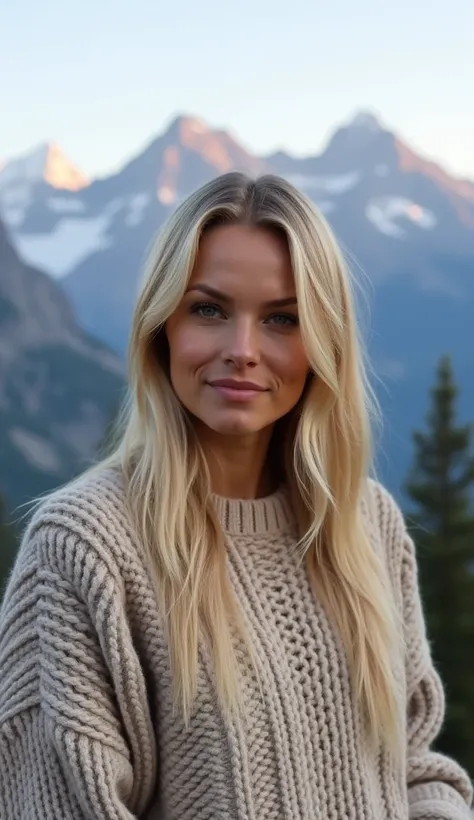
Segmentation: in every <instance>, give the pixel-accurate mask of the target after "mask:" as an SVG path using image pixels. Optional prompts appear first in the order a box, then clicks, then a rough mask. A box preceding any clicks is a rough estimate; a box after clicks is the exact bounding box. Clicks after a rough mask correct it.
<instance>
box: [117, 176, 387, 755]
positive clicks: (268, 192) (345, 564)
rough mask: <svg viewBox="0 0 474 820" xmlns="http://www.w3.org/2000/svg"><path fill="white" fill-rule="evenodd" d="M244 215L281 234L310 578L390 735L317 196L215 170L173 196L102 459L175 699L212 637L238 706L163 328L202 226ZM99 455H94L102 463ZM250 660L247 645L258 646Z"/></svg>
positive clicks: (352, 326) (217, 575)
mask: <svg viewBox="0 0 474 820" xmlns="http://www.w3.org/2000/svg"><path fill="white" fill-rule="evenodd" d="M228 223H244V224H248V225H252V226H260V227H262V228H264V229H267V230H272V231H278V232H279V233H280V234H283V235H284V236H285V237H286V241H287V243H288V247H289V251H290V255H291V261H292V268H293V273H294V279H295V286H296V293H297V299H298V306H299V317H300V327H301V333H302V338H303V342H304V345H305V348H306V351H307V355H308V358H309V361H310V365H311V370H312V374H313V375H312V378H311V379H310V383H309V386H308V388H307V390H306V392H305V395H304V400H303V403H302V406H301V407H299V408H298V414H297V415H296V414H293V415H292V414H290V416H289V417H288V419H287V421H288V424H287V425H286V435H285V441H284V446H283V449H282V452H281V454H280V455H281V461H282V467H284V470H285V475H286V482H287V484H288V486H289V490H290V493H291V497H292V502H293V506H294V509H295V512H296V515H297V519H298V522H299V526H300V529H301V541H300V548H301V554H302V556H303V558H304V561H305V562H306V565H307V568H308V572H309V577H310V579H311V582H312V585H313V588H314V592H315V594H316V595H318V596H319V597H320V599H321V601H322V603H323V605H324V606H325V608H326V610H327V613H328V615H329V617H330V618H331V619H332V621H333V623H334V626H335V628H336V629H337V630H338V631H339V633H340V637H341V639H342V642H343V645H344V647H345V651H346V653H347V657H348V661H349V666H350V670H351V673H352V679H353V683H354V689H355V693H356V696H357V698H358V699H359V702H360V703H361V706H362V709H363V714H364V715H365V718H366V725H367V727H368V731H369V733H370V736H371V737H372V739H374V740H375V741H382V740H384V739H385V740H386V741H388V742H389V743H390V745H391V746H392V747H394V746H395V745H396V744H397V742H398V728H397V727H398V725H399V709H400V705H399V703H400V699H399V695H398V691H397V684H396V681H395V675H394V672H393V669H394V658H396V655H397V651H399V642H400V628H399V624H398V622H397V616H396V612H395V607H394V605H393V601H392V596H391V594H390V591H389V583H388V578H387V572H386V568H385V566H384V564H383V561H382V560H381V559H380V557H379V556H378V555H377V554H376V552H375V550H374V548H373V546H372V545H371V543H370V541H369V537H368V534H367V532H366V530H365V528H364V522H363V518H362V514H361V501H362V497H363V495H364V493H365V491H366V483H367V476H368V472H369V467H370V463H371V451H372V446H371V425H370V416H371V406H372V405H373V396H372V393H371V390H370V387H369V384H368V380H367V377H366V371H365V368H364V362H363V356H362V353H361V347H360V343H359V339H358V328H357V324H356V320H355V312H354V306H353V299H352V295H351V282H350V277H349V273H348V271H347V269H346V266H345V264H344V260H343V258H342V254H341V252H340V251H339V249H338V246H337V243H336V240H335V238H334V236H333V234H332V232H331V230H330V228H329V226H328V224H327V223H326V221H325V220H324V218H323V217H322V215H321V214H320V213H319V211H318V210H317V209H316V208H315V207H314V206H313V205H312V204H311V203H310V201H309V200H308V199H307V198H306V197H305V196H304V195H303V194H301V193H300V192H299V191H297V190H296V189H295V188H294V187H293V186H292V185H290V184H289V183H288V182H286V181H285V180H283V179H280V178H278V177H275V176H271V175H267V176H263V177H260V178H259V179H256V180H251V179H249V178H247V177H246V176H245V175H243V174H240V173H230V174H226V175H224V176H221V177H218V178H217V179H214V180H213V181H211V182H209V183H208V184H206V185H204V186H203V187H202V188H200V189H199V190H198V191H196V192H195V193H193V194H192V195H191V196H190V197H189V198H188V199H186V200H185V201H184V202H182V203H181V204H180V205H179V207H178V208H177V210H176V211H175V212H174V213H173V215H172V216H171V218H170V219H169V221H168V223H167V224H166V225H165V227H164V228H163V230H162V231H161V233H160V235H159V237H158V240H157V242H156V244H155V246H154V248H153V251H152V253H151V255H150V259H149V262H148V265H147V268H146V272H145V278H144V282H143V286H142V289H141V293H140V296H139V298H138V303H137V305H136V309H135V313H134V317H133V326H132V331H131V337H130V345H129V358H128V363H129V381H130V385H129V395H128V400H127V403H126V406H125V407H124V408H123V412H122V417H121V423H120V426H119V435H118V441H117V443H116V446H115V447H114V449H113V452H112V453H111V455H110V456H109V457H108V458H107V459H106V460H105V463H106V464H108V465H110V466H116V467H117V466H119V467H120V468H121V470H122V471H123V474H124V476H125V478H126V486H127V494H128V501H129V505H130V509H131V510H132V511H133V515H134V517H135V522H136V527H137V530H138V533H139V537H140V539H141V541H142V543H143V545H144V548H145V549H146V552H147V554H148V558H149V562H150V566H151V567H152V568H153V572H154V577H155V580H156V589H157V600H158V602H159V604H160V606H161V607H162V608H163V613H164V617H165V623H166V625H167V631H168V640H169V647H170V661H171V669H172V676H173V686H174V696H175V704H176V706H177V707H179V708H180V709H181V711H182V713H183V715H184V718H185V720H186V721H188V720H189V718H190V715H191V713H192V709H193V703H194V700H195V696H196V688H197V668H198V646H199V640H200V638H201V637H202V638H203V639H204V640H206V641H207V642H208V645H209V647H210V649H211V652H212V657H213V662H214V667H215V675H216V682H217V690H218V695H219V698H220V700H221V704H222V705H223V707H224V708H225V709H227V710H229V712H233V713H236V714H238V713H240V708H241V705H242V704H241V691H240V687H239V670H238V665H237V661H236V656H235V651H234V645H233V640H232V624H234V625H235V626H236V627H237V629H238V630H239V632H240V634H241V636H242V637H243V638H244V640H245V642H246V645H247V647H248V651H249V655H250V657H251V658H252V660H253V648H252V646H251V645H250V641H249V638H248V636H247V635H246V632H245V627H244V625H243V622H242V618H241V616H240V614H239V607H238V603H237V602H236V601H235V600H234V596H233V594H232V591H231V588H230V583H229V579H228V577H227V572H226V561H225V548H224V536H223V532H222V529H221V527H220V524H219V521H218V520H217V518H216V514H215V512H214V509H213V504H212V493H211V486H210V478H209V472H208V468H207V464H206V459H205V456H204V453H203V451H202V449H201V447H200V444H199V440H198V439H197V437H196V435H195V433H194V430H193V426H192V423H191V422H190V419H189V416H188V414H187V413H186V411H185V409H184V408H183V407H182V405H181V404H180V402H179V401H178V399H177V397H176V395H175V394H174V392H173V389H172V386H171V384H170V379H169V376H168V349H167V342H166V337H165V335H164V333H163V332H162V331H163V328H164V326H165V323H166V321H167V319H168V317H169V316H170V315H171V314H172V313H173V311H174V310H175V309H176V307H177V306H178V304H179V302H180V300H181V299H182V297H183V294H184V292H185V290H186V286H187V283H188V281H189V278H190V276H191V272H192V270H193V267H194V264H195V262H196V257H197V254H198V250H199V241H200V237H201V236H202V233H203V231H205V230H209V229H211V228H212V227H213V226H215V225H219V224H228ZM102 464H104V462H102ZM253 662H254V660H253Z"/></svg>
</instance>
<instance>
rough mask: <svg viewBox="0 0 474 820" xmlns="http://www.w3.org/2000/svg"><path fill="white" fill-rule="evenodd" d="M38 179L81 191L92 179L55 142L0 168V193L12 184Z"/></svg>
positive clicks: (62, 187)
mask: <svg viewBox="0 0 474 820" xmlns="http://www.w3.org/2000/svg"><path fill="white" fill-rule="evenodd" d="M37 182H47V183H48V184H49V185H51V187H52V188H58V189H62V190H67V191H79V190H80V189H81V188H85V187H87V185H89V180H88V179H87V178H86V177H85V176H84V175H83V174H82V173H81V172H80V171H79V170H78V169H77V168H76V167H75V166H74V165H73V164H72V163H71V162H70V161H69V160H68V159H67V158H66V157H65V156H64V154H63V152H62V151H61V149H60V148H59V146H57V145H56V144H55V143H43V144H42V145H39V146H38V147H37V148H36V149H34V150H33V151H31V152H29V153H28V154H24V155H23V156H21V157H17V158H15V159H12V160H10V161H7V162H5V164H4V165H3V167H2V168H1V169H0V193H2V192H4V191H5V190H6V189H7V188H10V187H11V186H12V185H15V186H16V185H18V184H23V185H34V184H35V183H37Z"/></svg>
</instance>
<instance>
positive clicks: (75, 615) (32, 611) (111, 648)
mask: <svg viewBox="0 0 474 820" xmlns="http://www.w3.org/2000/svg"><path fill="white" fill-rule="evenodd" d="M120 595H121V591H120V586H119V584H118V583H117V579H115V578H114V577H113V574H112V573H111V572H110V569H109V568H108V567H107V564H106V562H105V561H103V560H102V559H101V558H100V556H99V555H98V553H97V551H96V550H95V549H92V548H91V546H90V544H87V542H86V541H85V540H84V538H83V537H82V535H81V534H80V533H77V532H74V531H71V530H69V529H66V528H64V527H61V526H56V525H55V526H53V525H52V524H51V523H50V524H48V525H47V526H46V525H45V526H42V527H40V528H38V529H36V531H34V532H33V531H32V530H31V529H30V532H29V533H27V535H26V536H25V538H24V540H23V543H22V546H21V548H20V551H19V555H18V558H17V561H16V564H15V568H14V570H13V574H12V577H11V578H10V581H9V584H8V587H7V590H6V593H5V597H4V601H3V605H2V611H1V619H0V666H1V669H2V677H1V680H0V817H1V818H2V820H4V819H5V820H17V819H18V820H19V818H22V820H37V818H42V820H86V819H87V820H132V819H133V818H136V817H138V816H139V815H140V812H141V811H143V810H144V808H145V805H146V803H147V801H148V799H149V797H150V794H151V789H152V784H153V780H154V776H155V760H154V756H153V754H152V749H153V732H152V728H151V724H150V721H149V720H147V715H146V714H145V712H144V709H143V703H144V702H145V703H146V697H145V696H144V686H145V684H144V682H143V680H141V679H140V676H139V675H137V671H136V664H135V663H134V660H133V658H131V657H130V656H129V655H127V653H126V652H125V651H124V648H125V647H126V648H127V650H128V648H129V647H131V646H132V641H131V639H130V636H129V635H128V634H127V623H126V620H125V618H124V616H123V614H122V613H123V611H124V606H123V600H120Z"/></svg>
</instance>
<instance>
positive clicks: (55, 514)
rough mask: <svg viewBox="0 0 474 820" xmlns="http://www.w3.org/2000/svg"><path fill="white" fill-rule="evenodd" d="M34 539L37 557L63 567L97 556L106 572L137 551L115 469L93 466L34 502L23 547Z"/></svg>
mask: <svg viewBox="0 0 474 820" xmlns="http://www.w3.org/2000/svg"><path fill="white" fill-rule="evenodd" d="M32 543H35V544H36V551H37V556H38V560H39V562H40V563H41V564H43V565H48V566H52V565H54V566H55V567H57V568H58V569H59V571H61V572H67V573H68V574H69V571H70V570H71V567H72V565H73V564H75V565H77V563H78V562H80V561H81V562H85V564H86V565H89V564H92V563H95V562H96V561H100V563H101V564H103V567H104V571H107V570H109V571H111V572H114V573H115V572H120V564H122V563H123V562H124V560H127V557H128V556H130V555H131V554H132V553H133V552H135V553H136V538H135V536H134V529H133V524H132V517H131V515H130V512H129V508H128V504H127V498H126V492H125V482H124V478H123V476H122V474H121V471H120V470H119V469H115V468H110V467H97V468H94V469H93V470H89V471H88V472H87V473H85V474H83V475H82V476H80V477H79V478H77V479H74V480H73V481H71V482H70V483H68V484H66V485H64V486H63V487H61V488H60V489H58V490H55V491H53V492H52V493H50V494H49V495H48V496H47V497H46V498H44V499H43V500H42V501H41V502H40V503H39V504H38V506H37V508H36V510H35V512H34V514H33V516H32V518H31V520H30V522H29V524H28V526H27V528H26V531H25V533H24V535H23V539H22V545H21V547H20V551H21V549H22V548H25V547H26V546H27V545H31V544H32Z"/></svg>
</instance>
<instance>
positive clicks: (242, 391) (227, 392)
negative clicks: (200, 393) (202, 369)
mask: <svg viewBox="0 0 474 820" xmlns="http://www.w3.org/2000/svg"><path fill="white" fill-rule="evenodd" d="M208 384H209V386H210V387H212V388H213V389H214V390H217V392H218V393H219V394H220V395H221V396H223V397H224V398H226V399H228V400H230V401H235V402H246V401H252V399H255V398H257V396H260V395H262V393H266V392H267V389H266V388H265V387H260V385H258V384H254V383H253V382H247V381H238V380H233V379H217V380H215V381H212V382H208Z"/></svg>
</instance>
